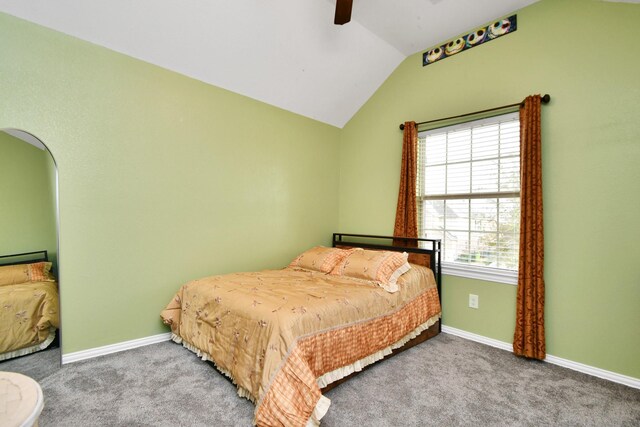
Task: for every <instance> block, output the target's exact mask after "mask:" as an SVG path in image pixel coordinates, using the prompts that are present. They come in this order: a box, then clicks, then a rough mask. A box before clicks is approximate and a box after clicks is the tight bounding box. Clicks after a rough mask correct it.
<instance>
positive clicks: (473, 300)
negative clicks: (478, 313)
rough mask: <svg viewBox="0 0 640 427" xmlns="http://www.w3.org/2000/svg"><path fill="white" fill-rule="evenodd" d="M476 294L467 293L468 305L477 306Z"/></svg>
mask: <svg viewBox="0 0 640 427" xmlns="http://www.w3.org/2000/svg"><path fill="white" fill-rule="evenodd" d="M478 305H479V303H478V295H474V294H469V307H470V308H478Z"/></svg>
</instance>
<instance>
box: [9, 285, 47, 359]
mask: <svg viewBox="0 0 640 427" xmlns="http://www.w3.org/2000/svg"><path fill="white" fill-rule="evenodd" d="M58 319H59V317H58V288H57V285H56V283H55V282H28V283H22V284H18V285H5V286H0V354H2V353H7V352H10V351H15V350H19V349H23V348H25V347H30V346H33V345H36V344H39V343H41V342H43V341H44V340H45V339H47V338H48V337H49V333H50V329H51V328H58V327H59V320H58Z"/></svg>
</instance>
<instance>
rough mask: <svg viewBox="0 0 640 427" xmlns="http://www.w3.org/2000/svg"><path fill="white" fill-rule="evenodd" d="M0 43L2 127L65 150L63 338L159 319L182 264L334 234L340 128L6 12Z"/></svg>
mask: <svg viewBox="0 0 640 427" xmlns="http://www.w3.org/2000/svg"><path fill="white" fill-rule="evenodd" d="M0 52H2V60H0V129H2V128H9V127H11V128H18V129H24V130H26V131H29V132H30V133H32V134H34V135H36V136H37V137H38V138H40V139H41V140H42V141H43V142H44V143H45V144H47V146H48V147H49V148H50V150H51V152H52V153H53V155H54V157H55V159H56V162H57V165H58V170H59V188H60V194H59V197H60V285H61V303H62V306H61V311H62V344H63V353H70V352H74V351H78V350H83V349H88V348H94V347H98V346H102V345H107V344H113V343H117V342H122V341H125V340H130V339H135V338H141V337H147V336H150V335H154V334H158V333H163V332H166V331H167V329H166V328H165V327H164V325H162V323H161V322H160V318H159V313H160V310H161V309H163V308H164V306H165V305H166V304H167V303H168V301H169V300H170V298H171V297H172V296H173V294H174V293H175V291H177V289H178V287H179V286H180V285H181V284H182V283H184V282H185V281H187V280H190V279H194V278H197V277H201V276H204V275H208V274H215V273H225V272H231V271H242V270H256V269H262V268H279V267H281V266H284V265H286V263H288V262H289V261H290V260H291V259H292V258H293V257H294V256H295V255H296V254H297V253H299V252H301V251H302V250H304V249H307V248H308V247H310V246H312V245H316V244H319V243H325V244H329V243H330V239H331V232H333V231H335V230H336V228H337V225H338V173H339V170H338V165H337V162H336V159H337V158H338V140H339V132H340V131H339V129H337V128H334V127H332V126H328V125H325V124H321V123H319V122H316V121H313V120H310V119H307V118H304V117H302V116H298V115H295V114H292V113H290V112H287V111H284V110H281V109H278V108H275V107H272V106H268V105H266V104H263V103H260V102H257V101H254V100H251V99H249V98H246V97H243V96H240V95H237V94H234V93H231V92H228V91H225V90H222V89H219V88H216V87H213V86H211V85H207V84H204V83H202V82H199V81H196V80H193V79H189V78H187V77H184V76H181V75H179V74H176V73H173V72H170V71H167V70H164V69H161V68H159V67H156V66H153V65H150V64H147V63H145V62H142V61H139V60H135V59H132V58H130V57H127V56H125V55H121V54H118V53H115V52H113V51H110V50H108V49H105V48H101V47H98V46H95V45H92V44H90V43H86V42H83V41H80V40H78V39H75V38H72V37H68V36H66V35H63V34H61V33H58V32H55V31H51V30H48V29H45V28H43V27H40V26H37V25H34V24H31V23H27V22H25V21H22V20H19V19H16V18H13V17H10V16H8V15H5V14H0ZM212 60H215V57H212ZM220 66H224V64H220ZM259 77H260V76H259V70H256V78H259Z"/></svg>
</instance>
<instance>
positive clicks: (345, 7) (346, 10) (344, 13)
mask: <svg viewBox="0 0 640 427" xmlns="http://www.w3.org/2000/svg"><path fill="white" fill-rule="evenodd" d="M352 5H353V0H336V16H335V18H334V19H333V23H334V24H336V25H343V24H346V23H347V22H349V21H351V6H352Z"/></svg>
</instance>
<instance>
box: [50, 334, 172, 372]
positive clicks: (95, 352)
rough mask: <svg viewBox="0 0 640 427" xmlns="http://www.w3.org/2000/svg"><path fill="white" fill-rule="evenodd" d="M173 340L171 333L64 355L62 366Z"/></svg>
mask: <svg viewBox="0 0 640 427" xmlns="http://www.w3.org/2000/svg"><path fill="white" fill-rule="evenodd" d="M170 339H171V332H167V333H164V334H158V335H153V336H150V337H145V338H139V339H136V340H131V341H124V342H120V343H117V344H110V345H105V346H103V347H96V348H90V349H88V350H81V351H76V352H73V353H67V354H63V355H62V364H63V365H66V364H67V363H73V362H79V361H80V360H85V359H92V358H94V357H98V356H104V355H106V354H111V353H117V352H119V351H125V350H131V349H134V348H138V347H143V346H145V345H150V344H157V343H159V342H163V341H169V340H170Z"/></svg>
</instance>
